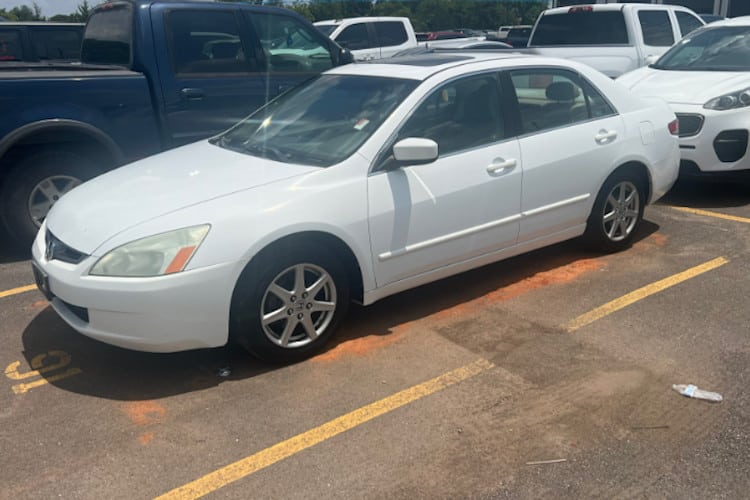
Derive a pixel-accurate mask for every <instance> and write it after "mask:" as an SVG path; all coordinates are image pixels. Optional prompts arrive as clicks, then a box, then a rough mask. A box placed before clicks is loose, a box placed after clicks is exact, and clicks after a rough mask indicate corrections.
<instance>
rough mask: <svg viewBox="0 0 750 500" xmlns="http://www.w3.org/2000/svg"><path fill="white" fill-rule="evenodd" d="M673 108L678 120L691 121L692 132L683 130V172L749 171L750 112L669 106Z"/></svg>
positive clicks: (682, 105)
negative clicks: (749, 138) (749, 132)
mask: <svg viewBox="0 0 750 500" xmlns="http://www.w3.org/2000/svg"><path fill="white" fill-rule="evenodd" d="M670 106H671V107H672V110H673V111H674V112H675V114H677V115H678V117H679V116H680V115H683V121H685V122H686V123H687V122H688V120H689V129H686V130H683V129H682V126H681V128H680V156H681V159H682V164H681V166H682V168H683V170H688V171H689V170H695V169H696V168H697V169H698V170H699V171H700V172H734V171H739V170H746V169H750V155H748V127H749V126H750V109H748V108H741V109H735V110H727V111H716V110H711V109H704V108H703V106H700V105H694V104H679V103H677V104H676V103H670ZM685 117H686V118H687V119H685ZM685 133H687V134H689V135H685Z"/></svg>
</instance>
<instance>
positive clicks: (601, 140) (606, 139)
mask: <svg viewBox="0 0 750 500" xmlns="http://www.w3.org/2000/svg"><path fill="white" fill-rule="evenodd" d="M615 139H617V131H616V130H604V129H601V130H600V131H599V133H598V134H596V135H595V136H594V140H595V141H596V143H597V144H609V143H610V142H612V141H614V140H615Z"/></svg>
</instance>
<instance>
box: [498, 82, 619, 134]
mask: <svg viewBox="0 0 750 500" xmlns="http://www.w3.org/2000/svg"><path fill="white" fill-rule="evenodd" d="M510 77H511V81H512V83H513V87H514V89H515V92H516V99H517V100H518V108H519V112H520V115H521V116H520V117H521V130H522V133H525V134H528V133H533V132H537V131H540V130H548V129H553V128H557V127H563V126H565V125H570V124H574V123H578V122H583V121H587V120H591V119H595V118H600V117H603V116H610V115H613V114H615V111H614V110H613V109H612V107H611V106H610V105H609V104H608V103H607V101H606V100H605V99H604V97H602V95H601V94H600V93H599V92H597V91H596V89H594V88H593V87H592V86H591V85H589V84H588V83H586V82H582V81H581V79H580V78H579V77H578V75H577V74H575V73H572V72H570V71H565V70H554V69H549V70H548V69H544V70H514V71H511V72H510Z"/></svg>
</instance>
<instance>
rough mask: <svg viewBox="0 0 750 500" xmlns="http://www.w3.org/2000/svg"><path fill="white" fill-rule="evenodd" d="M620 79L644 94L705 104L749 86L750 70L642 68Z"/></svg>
mask: <svg viewBox="0 0 750 500" xmlns="http://www.w3.org/2000/svg"><path fill="white" fill-rule="evenodd" d="M617 81H618V82H619V83H621V84H623V85H625V86H626V87H627V88H629V89H630V90H631V91H633V93H635V94H636V95H639V96H642V97H660V98H662V99H664V100H665V101H667V102H670V103H675V104H676V103H681V104H700V105H702V104H705V103H706V102H708V101H710V100H711V99H713V98H715V97H719V96H721V95H724V94H728V93H731V92H736V91H739V90H743V89H745V88H748V87H750V73H746V72H736V71H666V70H659V69H652V68H640V69H637V70H635V71H632V72H630V73H627V74H625V75H623V76H621V77H620V78H618V79H617Z"/></svg>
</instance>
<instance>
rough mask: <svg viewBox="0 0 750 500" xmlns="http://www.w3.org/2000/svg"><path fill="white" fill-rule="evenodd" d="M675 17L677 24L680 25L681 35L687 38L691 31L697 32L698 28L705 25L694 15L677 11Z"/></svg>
mask: <svg viewBox="0 0 750 500" xmlns="http://www.w3.org/2000/svg"><path fill="white" fill-rule="evenodd" d="M675 15H677V23H678V24H679V25H680V33H681V34H682V36H685V35H687V34H688V33H690V32H691V31H694V30H697V29H698V28H700V27H701V26H703V23H702V22H700V19H698V18H697V17H695V16H694V15H692V14H688V13H687V12H682V11H681V10H678V11H675Z"/></svg>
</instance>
